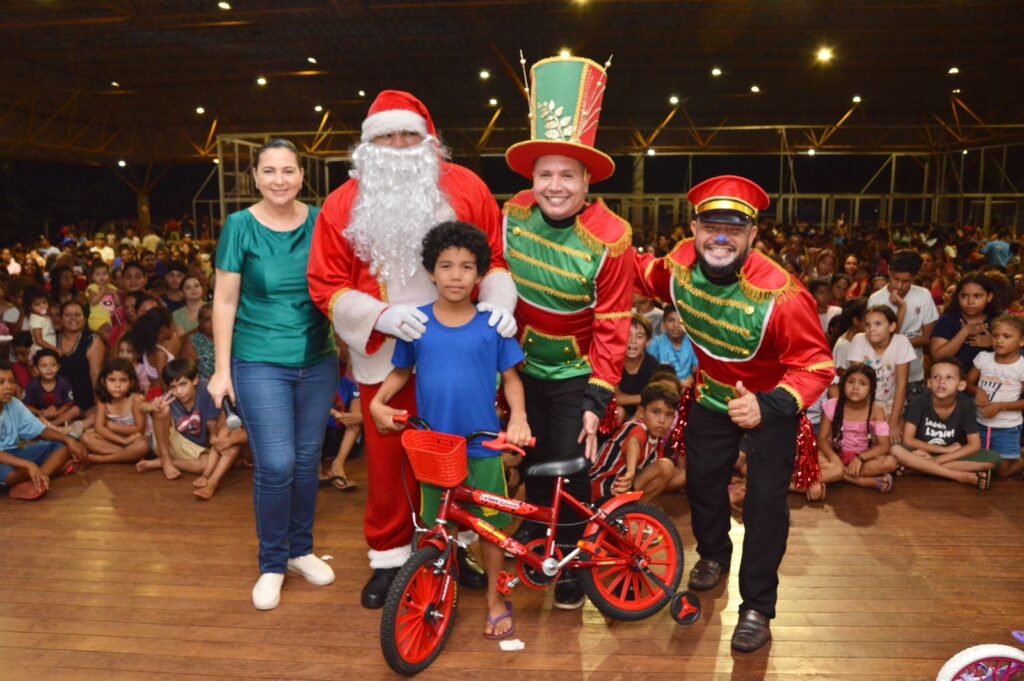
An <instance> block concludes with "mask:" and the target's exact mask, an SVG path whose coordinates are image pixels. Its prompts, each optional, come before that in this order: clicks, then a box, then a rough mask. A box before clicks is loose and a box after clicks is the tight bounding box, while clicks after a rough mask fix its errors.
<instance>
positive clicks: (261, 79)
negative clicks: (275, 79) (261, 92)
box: [256, 76, 267, 87]
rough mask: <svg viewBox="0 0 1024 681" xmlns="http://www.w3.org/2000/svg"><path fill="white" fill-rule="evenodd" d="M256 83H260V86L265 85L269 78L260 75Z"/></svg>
mask: <svg viewBox="0 0 1024 681" xmlns="http://www.w3.org/2000/svg"><path fill="white" fill-rule="evenodd" d="M256 84H257V85H259V86H260V87H263V86H264V85H266V84H267V79H266V78H264V77H263V76H260V77H259V78H257V79H256Z"/></svg>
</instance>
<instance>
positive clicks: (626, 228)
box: [576, 199, 633, 258]
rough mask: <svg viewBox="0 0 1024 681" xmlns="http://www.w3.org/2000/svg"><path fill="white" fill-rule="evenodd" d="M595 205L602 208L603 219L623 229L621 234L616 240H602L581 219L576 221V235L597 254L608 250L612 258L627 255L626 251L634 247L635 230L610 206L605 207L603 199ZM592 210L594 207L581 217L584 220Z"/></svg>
mask: <svg viewBox="0 0 1024 681" xmlns="http://www.w3.org/2000/svg"><path fill="white" fill-rule="evenodd" d="M595 205H596V206H599V207H600V208H601V210H602V211H603V213H604V215H603V216H602V217H604V218H605V219H608V223H609V224H612V223H615V224H616V226H617V227H620V228H621V230H622V231H621V233H619V234H618V236H617V237H616V238H614V239H611V238H602V237H601V236H600V235H597V234H595V233H594V232H593V231H591V229H590V227H589V226H588V225H586V224H585V223H584V222H583V220H582V219H579V220H576V235H577V236H579V238H580V239H581V240H582V241H583V243H585V244H586V245H587V247H588V248H590V249H591V250H592V251H594V252H595V253H600V252H601V251H602V250H603V249H605V248H607V249H608V253H609V254H610V255H611V256H612V257H614V258H617V257H619V256H620V255H622V254H623V253H625V252H626V249H628V248H629V247H630V246H632V245H633V228H632V227H631V226H630V224H629V222H627V221H626V220H623V219H622V218H621V217H619V216H618V215H616V214H615V213H613V212H612V211H611V210H610V209H609V208H608V206H606V205H605V203H604V200H603V199H598V200H597V202H596V204H595ZM591 210H593V206H592V207H591V208H588V209H587V210H585V211H584V212H583V215H582V216H580V217H581V218H582V217H583V216H586V215H587V213H589V212H590V211H591ZM609 218H610V219H609ZM610 231H611V230H610ZM615 232H618V230H614V231H613V234H614V233H615Z"/></svg>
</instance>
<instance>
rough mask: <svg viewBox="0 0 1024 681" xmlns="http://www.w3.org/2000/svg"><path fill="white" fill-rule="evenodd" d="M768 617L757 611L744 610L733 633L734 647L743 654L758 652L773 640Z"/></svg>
mask: <svg viewBox="0 0 1024 681" xmlns="http://www.w3.org/2000/svg"><path fill="white" fill-rule="evenodd" d="M769 621H770V620H769V619H768V615H764V614H762V613H760V612H758V611H757V610H744V611H743V612H741V613H740V621H739V622H737V623H736V629H735V630H733V632H732V647H733V648H735V649H736V650H738V651H740V652H741V653H749V652H751V651H754V650H757V649H758V648H760V647H761V646H763V645H764V644H765V643H768V641H770V640H772V630H771V629H769V628H768V624H769Z"/></svg>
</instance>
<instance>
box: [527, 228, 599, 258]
mask: <svg viewBox="0 0 1024 681" xmlns="http://www.w3.org/2000/svg"><path fill="white" fill-rule="evenodd" d="M512 236H521V237H523V238H524V239H529V240H530V241H533V242H535V243H538V244H540V245H541V246H546V247H548V248H550V249H551V250H553V251H558V252H559V253H565V254H566V255H571V256H573V257H575V258H582V259H583V260H585V261H587V262H590V261H591V260H593V259H594V256H592V255H591V254H590V253H585V252H583V251H580V250H577V249H575V248H570V247H569V246H563V245H562V244H556V243H555V242H554V241H549V240H547V239H545V238H544V237H542V236H540V235H539V234H534V233H533V232H531V231H530V230H528V229H525V228H523V227H518V226H517V227H514V228H513V229H512Z"/></svg>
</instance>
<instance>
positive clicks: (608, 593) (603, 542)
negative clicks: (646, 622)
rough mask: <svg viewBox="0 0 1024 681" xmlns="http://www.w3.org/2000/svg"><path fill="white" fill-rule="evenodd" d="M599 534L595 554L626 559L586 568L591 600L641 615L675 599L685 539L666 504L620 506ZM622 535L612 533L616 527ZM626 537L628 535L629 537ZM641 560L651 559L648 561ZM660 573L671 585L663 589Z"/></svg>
mask: <svg viewBox="0 0 1024 681" xmlns="http://www.w3.org/2000/svg"><path fill="white" fill-rule="evenodd" d="M607 522H608V524H609V525H611V526H612V528H613V529H611V530H608V529H601V530H599V531H598V533H597V536H596V537H594V540H593V544H594V546H595V547H596V549H595V551H594V553H593V555H591V559H592V560H621V561H623V562H622V563H621V564H618V565H602V566H598V567H594V568H591V569H590V570H581V571H580V580H581V581H582V582H583V588H584V590H585V591H586V592H587V596H588V597H589V598H590V600H591V602H593V604H594V605H595V606H596V607H597V609H598V610H600V611H601V612H602V613H604V614H605V615H607V616H608V617H611V618H613V619H617V620H627V621H632V620H640V619H644V618H645V617H650V616H651V615H653V614H654V613H656V612H658V611H659V610H661V609H662V608H664V607H665V606H666V605H668V603H669V601H671V600H672V597H673V596H674V595H675V591H676V589H678V588H679V581H680V580H681V579H682V575H683V540H682V539H681V538H680V537H679V531H678V530H676V526H675V525H674V524H673V523H672V520H671V519H670V518H669V517H668V515H667V514H666V513H665V512H664V511H662V510H661V509H660V508H656V507H654V506H648V505H647V504H639V503H632V504H626V505H625V506H621V507H619V508H617V509H615V510H614V511H613V512H612V513H611V514H609V515H608V518H607ZM613 532H614V533H616V535H617V536H614V537H613V536H612V533H613ZM623 540H625V541H623ZM638 560H639V561H642V562H643V563H645V566H646V567H642V566H641V565H640V564H639V562H638ZM652 575H654V576H656V577H657V578H658V579H659V580H660V581H662V582H663V583H664V584H665V585H666V586H668V588H669V592H666V591H665V590H664V589H662V588H661V587H660V586H659V585H658V584H657V583H656V582H655V581H654V579H652V577H651V576H652Z"/></svg>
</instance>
